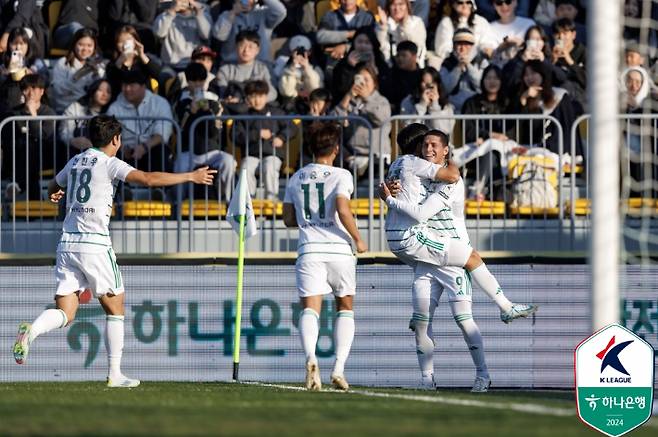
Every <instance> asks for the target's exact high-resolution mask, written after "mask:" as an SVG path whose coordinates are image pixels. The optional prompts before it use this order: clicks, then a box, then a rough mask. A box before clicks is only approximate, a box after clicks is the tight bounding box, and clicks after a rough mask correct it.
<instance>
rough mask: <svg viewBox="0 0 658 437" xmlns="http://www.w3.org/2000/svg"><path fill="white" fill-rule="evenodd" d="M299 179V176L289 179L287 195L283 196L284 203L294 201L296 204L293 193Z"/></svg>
mask: <svg viewBox="0 0 658 437" xmlns="http://www.w3.org/2000/svg"><path fill="white" fill-rule="evenodd" d="M296 181H297V178H295V177H292V178H290V181H288V184H287V185H286V195H285V196H284V197H283V203H292V204H294V203H295V201H294V195H293V189H294V188H293V186H294V185H296V184H295V182H296Z"/></svg>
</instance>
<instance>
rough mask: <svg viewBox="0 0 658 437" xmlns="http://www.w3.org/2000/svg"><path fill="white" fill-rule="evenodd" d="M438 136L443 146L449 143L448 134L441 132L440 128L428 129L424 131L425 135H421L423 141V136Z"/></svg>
mask: <svg viewBox="0 0 658 437" xmlns="http://www.w3.org/2000/svg"><path fill="white" fill-rule="evenodd" d="M430 136H431V137H439V138H441V142H442V143H443V145H444V146H448V145H450V135H448V134H447V133H445V132H443V131H442V130H439V129H430V130H428V131H427V132H425V135H423V141H425V138H427V137H430Z"/></svg>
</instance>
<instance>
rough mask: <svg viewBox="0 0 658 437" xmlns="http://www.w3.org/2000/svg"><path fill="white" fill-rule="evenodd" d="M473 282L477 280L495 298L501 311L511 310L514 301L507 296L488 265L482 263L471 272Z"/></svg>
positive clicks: (487, 293)
mask: <svg viewBox="0 0 658 437" xmlns="http://www.w3.org/2000/svg"><path fill="white" fill-rule="evenodd" d="M469 273H470V275H471V278H473V282H475V283H476V284H477V285H478V286H479V287H480V288H481V289H482V291H484V292H485V293H486V295H487V296H489V297H490V298H491V300H493V301H494V302H495V303H496V305H498V308H500V310H501V311H509V310H510V309H511V308H512V302H510V301H509V299H507V297H505V294H504V293H503V289H502V288H500V284H498V281H497V280H496V278H495V277H494V275H492V274H491V272H490V271H489V269H488V268H487V266H486V265H485V264H484V263H482V264H480V265H479V266H478V267H476V268H475V269H473V270H471V271H470V272H469Z"/></svg>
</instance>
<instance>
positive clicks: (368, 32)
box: [345, 26, 387, 68]
mask: <svg viewBox="0 0 658 437" xmlns="http://www.w3.org/2000/svg"><path fill="white" fill-rule="evenodd" d="M359 35H365V36H366V37H367V38H368V39H369V40H370V45H372V54H373V56H374V60H373V61H374V64H375V66H376V67H377V68H380V66H382V65H387V64H386V60H385V59H384V53H383V52H382V48H381V45H380V44H379V39H377V34H375V31H374V30H373V29H372V28H371V27H368V26H364V27H359V28H358V29H357V30H356V32H354V38H352V48H351V49H350V53H351V52H353V51H354V50H355V49H356V44H354V41H356V39H357V37H359ZM348 54H349V53H348ZM345 60H347V57H345Z"/></svg>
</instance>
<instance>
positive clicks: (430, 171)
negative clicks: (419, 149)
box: [386, 155, 441, 242]
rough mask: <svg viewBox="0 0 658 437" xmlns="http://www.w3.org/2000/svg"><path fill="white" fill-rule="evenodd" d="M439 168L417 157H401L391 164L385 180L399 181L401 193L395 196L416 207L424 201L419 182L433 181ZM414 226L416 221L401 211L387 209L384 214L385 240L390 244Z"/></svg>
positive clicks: (423, 189) (423, 192)
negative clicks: (424, 180)
mask: <svg viewBox="0 0 658 437" xmlns="http://www.w3.org/2000/svg"><path fill="white" fill-rule="evenodd" d="M440 168H441V166H440V165H437V164H432V163H431V162H429V161H427V160H425V159H422V158H419V157H417V156H414V155H403V156H401V157H399V158H398V159H396V160H395V161H394V162H393V164H391V167H390V168H389V169H388V176H387V179H389V180H391V179H399V180H400V184H401V185H402V191H400V193H398V195H397V196H396V198H397V199H398V200H400V202H407V203H411V204H414V205H418V204H420V203H421V202H422V201H423V200H425V188H424V187H423V185H422V184H421V180H423V179H426V180H433V179H434V176H435V175H436V173H437V172H438V171H439V169H440ZM416 224H418V222H417V221H416V220H414V219H413V218H411V217H409V216H408V215H406V214H404V213H402V212H401V211H397V210H394V209H389V211H388V213H387V214H386V238H387V239H388V240H389V241H390V242H392V241H399V240H400V239H401V238H403V235H405V234H406V232H407V231H408V230H409V228H411V227H412V226H414V225H416Z"/></svg>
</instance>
